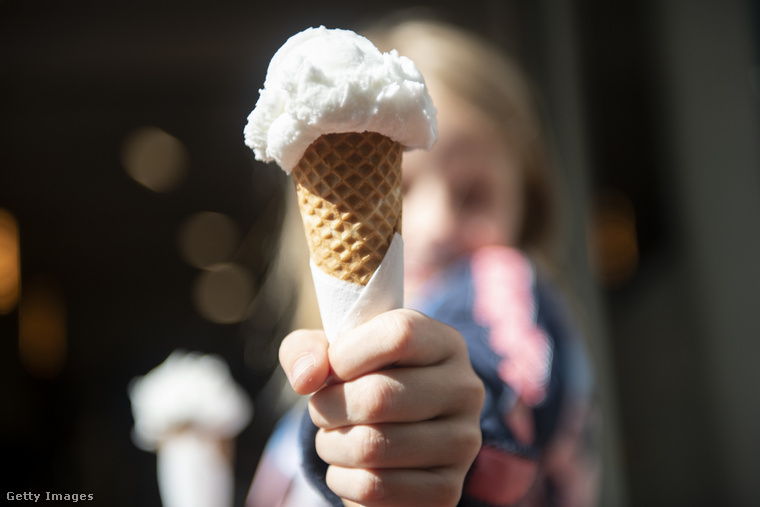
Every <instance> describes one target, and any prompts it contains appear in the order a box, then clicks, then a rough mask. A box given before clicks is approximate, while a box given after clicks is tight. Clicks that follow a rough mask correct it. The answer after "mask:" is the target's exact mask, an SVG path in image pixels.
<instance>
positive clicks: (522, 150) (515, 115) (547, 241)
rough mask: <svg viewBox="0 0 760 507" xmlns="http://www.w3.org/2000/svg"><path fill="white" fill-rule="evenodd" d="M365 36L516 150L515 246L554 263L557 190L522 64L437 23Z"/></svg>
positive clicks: (376, 29) (391, 26)
mask: <svg viewBox="0 0 760 507" xmlns="http://www.w3.org/2000/svg"><path fill="white" fill-rule="evenodd" d="M362 33H363V35H365V36H366V37H367V38H369V39H370V40H371V41H372V42H373V43H374V44H375V45H376V46H377V47H378V48H379V49H380V50H382V51H390V50H391V49H395V50H397V51H398V52H399V54H401V55H403V56H407V57H409V58H411V59H412V61H414V62H415V64H416V65H417V67H418V68H419V69H420V71H421V72H422V74H423V75H424V76H425V78H426V80H428V81H429V82H431V83H433V82H434V83H435V84H437V85H440V86H443V87H445V88H446V89H447V91H449V92H452V93H454V94H456V96H458V97H460V98H462V99H463V100H465V101H466V102H467V103H469V104H471V105H472V106H474V107H475V108H476V109H477V110H479V111H480V112H481V113H482V114H484V115H485V116H486V117H487V118H490V119H491V120H492V121H493V122H494V123H495V124H496V125H497V127H498V128H499V129H500V130H501V132H502V134H503V136H504V141H505V142H507V143H510V145H511V146H513V147H514V148H515V149H516V150H517V153H518V156H519V160H520V170H521V171H522V172H523V174H522V180H523V182H524V186H525V188H524V195H525V209H524V213H523V216H524V220H523V223H522V224H521V231H520V235H519V240H518V245H517V246H518V247H520V248H522V249H524V250H525V251H527V252H529V253H531V254H532V255H535V256H538V257H541V258H542V260H543V261H547V260H548V259H551V258H552V257H553V254H552V249H553V247H554V246H555V245H553V243H554V238H553V236H554V234H555V230H554V229H555V224H554V222H555V216H554V215H555V209H554V208H555V193H556V189H555V188H554V185H553V178H552V176H551V174H550V170H549V159H548V153H547V147H546V141H545V137H544V136H545V134H544V132H543V127H542V121H541V116H540V114H539V109H538V106H537V101H536V98H535V96H534V91H533V89H532V87H531V85H530V83H529V81H528V80H527V78H526V76H525V74H524V73H523V71H522V70H521V68H520V67H519V65H518V64H517V63H516V62H515V61H514V60H513V59H512V58H510V57H509V56H508V55H507V54H506V53H504V52H502V51H501V50H500V49H499V48H498V47H496V46H495V45H493V44H491V43H490V42H488V41H487V40H486V39H484V38H482V37H480V36H478V35H477V34H474V33H471V32H468V31H466V30H464V29H461V28H458V27H455V26H453V25H450V24H447V23H445V22H441V21H437V20H430V19H405V20H401V21H398V20H391V21H386V22H383V23H378V24H375V25H374V26H372V27H369V28H367V29H365V30H363V31H362ZM433 101H434V102H435V97H433Z"/></svg>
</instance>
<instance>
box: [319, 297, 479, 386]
mask: <svg viewBox="0 0 760 507" xmlns="http://www.w3.org/2000/svg"><path fill="white" fill-rule="evenodd" d="M464 347H465V346H464V341H463V340H462V339H461V336H460V335H459V333H458V332H457V331H455V330H454V329H453V328H451V327H449V326H447V325H445V324H443V323H441V322H438V321H435V320H433V319H430V318H427V317H425V316H424V315H422V314H421V313H418V312H415V311H413V310H394V311H390V312H385V313H383V314H380V315H379V316H377V317H375V318H374V319H371V320H370V321H369V322H367V323H365V324H363V325H361V326H359V327H357V328H355V329H353V330H352V331H350V332H348V333H346V334H345V335H342V336H340V337H338V338H337V339H336V340H334V341H333V343H332V344H331V345H330V349H329V355H330V364H331V365H332V369H333V372H334V374H335V376H336V377H337V378H338V379H340V380H351V379H354V378H356V377H359V376H360V375H364V374H366V373H369V372H372V371H377V370H381V369H383V368H386V367H388V366H391V365H393V366H428V365H431V364H436V363H439V362H441V361H444V360H446V359H447V358H449V357H452V356H454V355H456V354H457V353H458V352H460V351H461V349H462V348H464Z"/></svg>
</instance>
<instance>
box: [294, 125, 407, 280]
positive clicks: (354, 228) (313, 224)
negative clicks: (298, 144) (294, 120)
mask: <svg viewBox="0 0 760 507" xmlns="http://www.w3.org/2000/svg"><path fill="white" fill-rule="evenodd" d="M402 151H403V147H402V146H401V144H399V143H397V142H395V141H393V140H392V139H390V138H388V137H386V136H384V135H381V134H377V133H374V132H362V133H359V132H349V133H343V134H326V135H323V136H321V137H319V138H318V139H317V140H316V141H314V142H313V143H312V144H311V146H309V148H308V149H307V150H306V152H305V153H304V155H303V157H302V158H301V161H300V162H299V163H298V165H297V166H296V167H295V168H294V169H293V180H294V183H295V186H296V191H297V193H298V205H299V207H300V209H301V217H302V218H303V223H304V228H305V231H306V238H307V240H308V242H309V249H310V251H311V258H312V260H313V261H314V263H315V264H316V265H317V267H318V268H319V269H321V270H322V271H324V272H325V273H327V274H329V275H331V276H334V277H336V278H339V279H341V280H345V281H348V282H352V283H356V284H359V285H367V282H369V279H370V278H371V277H372V274H373V273H374V272H375V270H376V269H377V267H378V266H379V265H380V262H381V261H382V260H383V257H384V256H385V252H386V251H387V250H388V247H389V246H390V244H391V241H392V240H393V235H394V233H396V232H398V233H401V202H402V197H401V156H402Z"/></svg>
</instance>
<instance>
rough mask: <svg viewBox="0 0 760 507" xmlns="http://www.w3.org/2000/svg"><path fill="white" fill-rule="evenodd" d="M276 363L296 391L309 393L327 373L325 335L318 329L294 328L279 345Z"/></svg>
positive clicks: (325, 378) (315, 389) (321, 384)
mask: <svg viewBox="0 0 760 507" xmlns="http://www.w3.org/2000/svg"><path fill="white" fill-rule="evenodd" d="M280 364H281V365H282V368H283V370H284V371H285V374H286V375H287V377H288V380H289V381H290V385H291V386H292V387H293V390H294V391H295V392H297V393H298V394H311V393H313V392H315V391H317V390H318V389H319V388H320V387H322V386H323V385H324V383H325V381H326V380H327V377H328V375H329V374H330V363H329V361H328V357H327V339H326V338H325V334H324V333H323V332H321V331H310V330H298V331H294V332H293V333H290V334H289V335H288V336H286V337H285V339H284V340H283V341H282V344H281V345H280Z"/></svg>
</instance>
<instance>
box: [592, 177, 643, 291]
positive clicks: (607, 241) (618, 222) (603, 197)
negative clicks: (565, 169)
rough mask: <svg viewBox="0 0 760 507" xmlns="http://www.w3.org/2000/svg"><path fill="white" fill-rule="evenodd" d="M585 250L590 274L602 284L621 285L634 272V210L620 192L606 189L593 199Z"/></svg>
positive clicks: (636, 243) (636, 254) (636, 245)
mask: <svg viewBox="0 0 760 507" xmlns="http://www.w3.org/2000/svg"><path fill="white" fill-rule="evenodd" d="M588 251H589V257H590V263H591V267H592V269H593V271H594V274H595V275H596V278H597V280H598V281H599V283H600V284H601V285H603V286H604V287H607V288H614V287H619V286H621V285H624V284H625V283H627V282H628V281H630V279H631V278H632V277H633V276H634V274H635V273H636V271H637V269H638V265H639V241H638V235H637V232H636V213H635V210H634V207H633V204H632V203H631V201H630V199H629V198H628V197H627V196H626V195H624V194H623V193H621V192H618V191H615V190H606V191H603V192H601V193H600V194H599V195H598V196H597V198H596V199H595V203H594V206H593V211H592V215H591V220H590V223H589V247H588Z"/></svg>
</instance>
